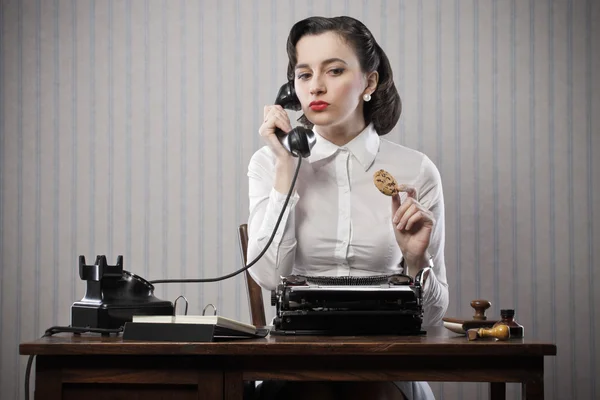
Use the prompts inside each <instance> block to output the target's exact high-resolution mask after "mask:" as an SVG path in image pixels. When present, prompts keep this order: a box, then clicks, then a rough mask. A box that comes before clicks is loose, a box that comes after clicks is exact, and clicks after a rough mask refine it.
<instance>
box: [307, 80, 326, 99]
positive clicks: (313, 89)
mask: <svg viewBox="0 0 600 400" xmlns="http://www.w3.org/2000/svg"><path fill="white" fill-rule="evenodd" d="M325 92H326V89H325V85H324V84H323V82H322V81H321V80H320V79H313V81H312V82H311V86H310V94H311V95H313V96H315V95H319V94H323V93H325Z"/></svg>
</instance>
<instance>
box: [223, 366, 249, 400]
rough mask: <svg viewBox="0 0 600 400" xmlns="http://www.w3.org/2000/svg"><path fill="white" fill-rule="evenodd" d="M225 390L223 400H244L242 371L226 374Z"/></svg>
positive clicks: (227, 372)
mask: <svg viewBox="0 0 600 400" xmlns="http://www.w3.org/2000/svg"><path fill="white" fill-rule="evenodd" d="M223 390H224V396H223V400H242V399H243V398H244V378H243V376H242V373H241V371H226V372H225V375H224V382H223Z"/></svg>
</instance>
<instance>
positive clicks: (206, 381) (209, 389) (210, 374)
mask: <svg viewBox="0 0 600 400" xmlns="http://www.w3.org/2000/svg"><path fill="white" fill-rule="evenodd" d="M198 399H203V400H217V399H219V400H222V399H223V373H222V372H221V371H201V372H200V373H198ZM36 400H37V399H36Z"/></svg>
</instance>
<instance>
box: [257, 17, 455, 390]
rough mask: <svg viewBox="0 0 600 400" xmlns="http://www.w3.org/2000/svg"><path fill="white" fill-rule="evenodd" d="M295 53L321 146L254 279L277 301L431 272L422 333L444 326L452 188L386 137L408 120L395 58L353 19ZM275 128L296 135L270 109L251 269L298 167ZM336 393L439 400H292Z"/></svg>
mask: <svg viewBox="0 0 600 400" xmlns="http://www.w3.org/2000/svg"><path fill="white" fill-rule="evenodd" d="M287 51H288V57H289V65H288V74H287V75H288V80H290V81H293V82H294V87H295V90H296V94H297V96H298V99H299V100H300V103H301V105H302V111H303V113H304V117H303V120H304V121H305V122H306V123H307V125H309V126H312V129H313V131H314V132H315V136H316V139H317V140H316V144H315V145H314V147H313V148H312V151H311V155H310V156H309V157H308V158H307V159H306V160H308V162H304V163H303V164H302V166H301V169H300V172H299V175H298V178H297V181H296V187H295V190H294V192H293V196H292V197H291V199H290V201H289V204H288V206H287V208H286V211H285V213H284V215H283V218H282V220H281V223H280V226H279V229H278V232H277V235H276V236H275V239H274V240H273V242H272V243H271V245H270V247H269V248H268V250H267V251H266V253H265V254H264V255H263V257H262V258H261V259H260V260H259V261H258V262H257V263H256V264H255V265H254V266H253V267H252V268H251V269H250V270H249V271H250V274H251V275H252V277H253V278H254V279H255V280H256V281H257V282H258V284H259V285H261V286H262V287H263V288H265V289H268V290H271V289H274V288H275V287H276V285H277V283H278V282H279V279H280V276H287V275H291V274H299V275H326V276H342V275H343V276H365V275H381V274H394V273H399V272H403V273H405V274H408V275H411V276H413V277H414V276H415V275H416V274H417V273H418V272H419V271H420V270H421V269H423V268H425V267H427V266H431V267H432V269H431V270H429V271H428V272H427V273H426V275H425V281H424V288H423V308H424V321H423V325H424V326H431V325H437V324H439V323H440V322H441V319H442V317H443V316H444V313H445V312H446V309H447V307H448V284H447V280H446V269H445V265H444V200H443V193H442V184H441V179H440V175H439V172H438V170H437V168H436V167H435V165H434V164H433V163H432V161H431V160H430V159H429V158H428V157H427V156H425V155H424V154H422V153H420V152H417V151H415V150H412V149H409V148H406V147H403V146H400V145H397V144H394V143H392V142H390V141H387V140H385V139H383V138H381V136H383V135H385V134H387V133H388V132H390V131H391V130H392V129H393V127H394V126H395V125H396V123H397V121H398V119H399V117H400V112H401V102H400V97H399V95H398V93H397V91H396V88H395V85H394V82H393V75H392V69H391V66H390V63H389V61H388V58H387V56H386V55H385V53H384V52H383V50H382V49H381V48H380V47H379V45H378V44H377V42H376V41H375V39H374V37H373V35H372V34H371V32H370V31H369V30H368V29H367V28H366V27H365V26H364V25H363V24H362V23H361V22H359V21H357V20H355V19H353V18H350V17H336V18H322V17H311V18H308V19H305V20H302V21H300V22H298V23H296V24H295V25H294V26H293V27H292V29H291V31H290V35H289V37H288V42H287ZM276 128H279V129H281V130H283V131H285V132H289V131H290V130H291V129H292V126H291V124H290V121H289V118H288V116H287V113H286V112H285V111H284V110H283V109H282V108H281V107H280V106H274V105H271V106H266V107H265V108H264V121H263V124H262V125H261V127H260V129H259V133H260V135H261V137H262V138H263V139H264V141H265V143H266V146H265V147H263V148H261V149H260V150H258V151H257V152H256V153H255V154H254V155H253V157H252V159H251V160H250V164H249V167H248V176H249V198H250V216H249V221H248V227H249V245H248V259H249V260H252V259H254V258H255V257H256V256H258V254H259V253H260V252H261V251H262V250H263V249H264V247H265V245H266V244H267V242H268V240H269V238H270V236H271V233H272V232H273V229H274V227H275V223H276V221H277V218H278V217H279V214H280V212H281V210H282V206H283V204H284V201H285V199H286V195H287V193H288V191H289V188H290V185H291V182H292V178H293V175H294V171H295V166H296V162H297V161H298V160H297V159H296V158H295V157H293V156H292V155H291V154H290V153H289V152H287V150H285V149H284V148H283V147H282V145H281V144H280V142H279V140H278V139H277V137H276V136H275V129H276ZM379 169H384V170H386V171H388V172H390V173H391V174H392V176H394V177H395V178H396V180H397V181H398V182H399V183H400V184H403V185H406V186H405V187H406V188H407V189H406V191H405V192H403V193H401V194H397V195H394V196H392V199H391V200H390V198H389V197H388V196H385V195H383V194H382V193H381V192H379V191H378V189H377V188H376V187H375V185H374V183H373V174H374V172H375V171H377V170H379ZM266 386H268V385H265V387H266ZM288 387H289V384H288ZM332 388H335V390H343V389H344V388H345V389H347V390H348V391H347V393H352V394H354V395H355V397H357V398H361V394H360V393H361V390H363V394H364V391H368V393H369V395H368V397H369V398H377V397H375V396H374V394H375V393H376V394H377V396H378V397H379V398H385V399H402V398H408V399H431V398H433V394H432V393H431V389H430V388H429V385H428V384H427V383H424V382H396V383H395V385H394V384H392V383H379V382H376V383H354V384H351V383H348V384H347V385H346V386H344V385H314V386H313V387H310V385H296V387H294V389H293V390H291V391H290V392H291V393H293V394H294V395H295V396H296V397H295V398H301V395H300V391H301V390H305V391H307V392H310V396H311V397H312V398H315V397H316V394H315V393H316V392H325V393H322V394H324V395H325V397H326V395H327V394H332V390H334V389H332ZM311 390H312V392H311ZM283 391H284V392H285V391H286V390H285V389H283ZM287 394H289V393H286V395H287ZM348 398H350V397H348Z"/></svg>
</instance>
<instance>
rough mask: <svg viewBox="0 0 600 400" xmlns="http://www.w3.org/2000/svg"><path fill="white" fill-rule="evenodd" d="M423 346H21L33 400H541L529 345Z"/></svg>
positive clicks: (374, 342) (408, 342) (534, 344)
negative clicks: (271, 391)
mask: <svg viewBox="0 0 600 400" xmlns="http://www.w3.org/2000/svg"><path fill="white" fill-rule="evenodd" d="M427 331H428V334H427V336H423V337H402V336H368V337H361V336H349V337H317V336H312V337H311V336H304V337H282V336H269V337H267V338H265V339H253V340H240V341H230V342H221V343H162V342H159V343H157V342H124V341H123V340H122V338H121V337H120V336H119V337H114V336H111V337H100V336H92V335H82V336H80V337H78V336H72V335H70V334H59V335H55V336H51V337H46V338H42V339H39V340H36V341H34V342H29V343H22V344H21V345H20V354H22V355H31V354H34V355H36V356H37V362H36V379H35V385H36V395H35V398H36V400H39V399H42V398H43V399H47V400H58V399H86V400H96V399H115V398H128V399H145V400H146V399H158V398H162V399H164V398H169V399H172V398H177V399H199V398H202V399H227V400H233V399H241V398H242V395H243V382H244V381H255V380H268V379H275V380H293V381H299V380H327V381H360V380H366V381H390V380H409V381H413V380H414V381H418V380H424V381H442V382H490V395H491V398H492V399H494V400H496V399H501V398H505V382H521V383H522V387H523V399H527V400H531V399H543V398H544V356H554V355H556V346H555V345H554V344H550V343H543V342H539V341H534V340H531V339H511V340H510V341H506V342H498V341H495V339H483V340H477V341H472V342H469V341H467V340H466V338H465V337H461V336H456V335H454V334H453V333H451V332H449V331H447V330H445V329H444V328H441V327H439V328H438V327H435V328H427Z"/></svg>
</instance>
